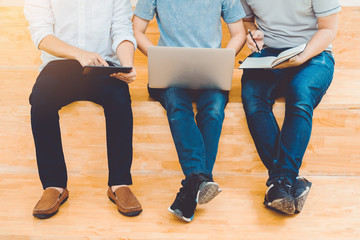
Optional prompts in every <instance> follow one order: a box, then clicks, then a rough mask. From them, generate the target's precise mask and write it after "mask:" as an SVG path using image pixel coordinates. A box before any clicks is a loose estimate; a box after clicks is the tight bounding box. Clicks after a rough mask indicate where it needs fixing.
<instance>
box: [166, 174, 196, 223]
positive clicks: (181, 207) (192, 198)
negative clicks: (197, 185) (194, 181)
mask: <svg viewBox="0 0 360 240" xmlns="http://www.w3.org/2000/svg"><path fill="white" fill-rule="evenodd" d="M181 185H183V187H182V188H180V191H179V192H178V194H177V195H176V198H175V201H174V203H173V204H172V205H171V206H170V207H169V209H168V210H169V212H171V213H172V214H174V215H175V216H176V217H178V218H180V219H181V220H184V221H186V222H191V220H193V218H194V213H195V209H196V205H197V203H196V192H194V191H192V189H191V185H190V184H189V181H188V179H185V180H182V181H181Z"/></svg>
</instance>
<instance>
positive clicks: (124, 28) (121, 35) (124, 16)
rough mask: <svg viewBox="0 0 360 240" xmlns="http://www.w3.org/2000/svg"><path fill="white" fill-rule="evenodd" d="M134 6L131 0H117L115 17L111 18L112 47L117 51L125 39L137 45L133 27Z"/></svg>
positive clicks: (114, 11)
mask: <svg viewBox="0 0 360 240" xmlns="http://www.w3.org/2000/svg"><path fill="white" fill-rule="evenodd" d="M132 15H133V13H132V6H131V2H130V0H115V5H114V10H113V18H112V20H111V38H112V40H113V44H112V49H113V51H114V52H115V53H116V49H117V47H118V46H119V45H120V43H122V42H123V41H130V42H132V44H133V45H134V47H135V49H136V47H137V45H136V40H135V37H134V31H133V27H132V22H131V17H132Z"/></svg>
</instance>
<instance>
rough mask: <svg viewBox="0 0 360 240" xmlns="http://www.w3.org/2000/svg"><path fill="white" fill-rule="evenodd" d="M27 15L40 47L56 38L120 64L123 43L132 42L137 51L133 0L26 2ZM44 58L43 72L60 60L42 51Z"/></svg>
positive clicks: (31, 0)
mask: <svg viewBox="0 0 360 240" xmlns="http://www.w3.org/2000/svg"><path fill="white" fill-rule="evenodd" d="M24 13H25V17H26V19H27V20H28V22H29V30H30V33H31V38H32V40H33V42H34V44H35V46H36V47H37V48H38V47H39V44H40V42H41V41H42V40H43V39H44V37H46V36H48V35H54V36H55V37H57V38H59V39H60V40H62V41H64V42H66V43H67V44H70V45H72V46H74V47H78V48H80V49H83V50H86V51H90V52H96V53H98V54H100V55H101V56H102V57H103V58H104V59H105V60H107V61H111V62H114V63H117V64H120V62H119V60H118V58H117V55H116V49H117V47H118V45H119V44H120V43H121V42H123V41H125V40H127V41H130V42H132V43H133V44H134V46H135V48H136V40H135V38H134V34H133V29H132V22H131V17H132V14H133V13H132V5H131V1H130V0H25V4H24ZM41 59H42V61H43V64H42V65H41V67H40V70H42V69H43V68H44V66H45V65H46V64H48V63H49V62H50V61H53V60H58V59H60V58H58V57H55V56H53V55H51V54H49V53H47V52H44V51H42V52H41Z"/></svg>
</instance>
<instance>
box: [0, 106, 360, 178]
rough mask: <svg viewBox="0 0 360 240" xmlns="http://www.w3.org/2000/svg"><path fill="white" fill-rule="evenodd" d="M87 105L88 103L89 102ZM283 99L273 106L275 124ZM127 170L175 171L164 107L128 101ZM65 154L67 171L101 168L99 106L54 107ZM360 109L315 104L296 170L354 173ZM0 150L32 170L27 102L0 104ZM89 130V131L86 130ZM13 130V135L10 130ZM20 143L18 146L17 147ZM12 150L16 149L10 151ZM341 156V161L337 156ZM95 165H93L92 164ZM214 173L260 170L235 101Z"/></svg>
mask: <svg viewBox="0 0 360 240" xmlns="http://www.w3.org/2000/svg"><path fill="white" fill-rule="evenodd" d="M91 105H92V104H91ZM283 111H284V107H283V104H278V105H276V107H275V114H276V115H277V116H278V117H277V118H278V121H279V123H280V124H281V123H282V121H283ZM133 112H134V162H133V170H134V171H135V172H139V173H146V172H180V166H179V163H178V160H177V154H176V151H175V147H174V144H173V141H172V137H171V134H170V129H169V126H168V123H167V119H166V116H165V111H164V110H163V108H162V107H161V106H160V104H158V103H156V102H134V103H133ZM60 116H61V117H60V122H61V128H62V137H63V145H64V152H65V157H66V159H67V165H68V168H69V170H70V171H72V172H76V173H79V174H80V173H89V172H90V173H92V172H97V171H100V172H106V171H107V165H106V143H105V121H104V117H103V112H102V109H101V108H100V107H77V106H76V107H75V106H74V107H71V106H69V107H66V108H64V109H62V110H61V112H60ZM359 118H360V109H353V110H348V109H332V108H331V109H326V108H320V107H319V109H317V110H316V111H315V113H314V124H313V133H312V137H311V140H310V144H309V146H308V150H307V152H306V155H305V157H304V164H303V167H302V172H304V173H305V174H310V173H316V174H321V175H339V174H340V175H360V165H359V164H357V162H358V159H359V158H360V143H359V141H358V136H359V131H360V122H359V121H358V120H357V119H359ZM0 125H1V126H6V127H3V128H1V129H0V154H1V156H2V157H3V158H4V159H8V161H6V162H3V163H2V164H1V167H2V168H3V169H6V170H7V171H22V172H36V165H35V151H34V146H33V140H32V135H31V127H30V117H29V107H22V108H20V107H19V108H17V107H8V108H6V107H0ZM90 129H91V131H90ZM14 133H16V134H14ZM19 146H21V150H20V149H19ZM14 153H16V154H14ZM339 159H341V161H339ZM96 165H97V166H98V167H96V168H95V167H94V166H96ZM215 172H218V173H221V174H239V173H242V174H243V173H264V172H265V169H264V167H263V165H262V163H261V162H260V160H259V157H258V155H257V152H256V149H255V147H254V144H253V141H252V139H251V137H250V135H249V132H248V129H247V124H246V120H245V116H244V112H243V110H242V106H241V104H240V103H229V105H228V106H227V108H226V118H225V121H224V126H223V131H222V136H221V139H220V145H219V153H218V157H217V163H216V166H215Z"/></svg>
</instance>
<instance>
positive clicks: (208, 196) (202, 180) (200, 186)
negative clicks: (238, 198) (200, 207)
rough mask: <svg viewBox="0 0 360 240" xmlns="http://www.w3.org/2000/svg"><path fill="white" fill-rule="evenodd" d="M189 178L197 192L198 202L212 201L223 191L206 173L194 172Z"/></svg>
mask: <svg viewBox="0 0 360 240" xmlns="http://www.w3.org/2000/svg"><path fill="white" fill-rule="evenodd" d="M189 180H190V184H191V186H192V189H193V191H195V192H196V202H197V203H198V204H206V203H208V202H210V201H211V200H212V199H213V198H214V197H216V196H217V195H218V194H219V193H220V192H221V189H220V188H219V184H217V183H216V182H214V181H213V180H212V179H211V178H210V177H208V176H206V175H205V174H192V175H190V176H189Z"/></svg>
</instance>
